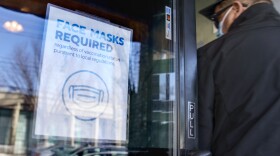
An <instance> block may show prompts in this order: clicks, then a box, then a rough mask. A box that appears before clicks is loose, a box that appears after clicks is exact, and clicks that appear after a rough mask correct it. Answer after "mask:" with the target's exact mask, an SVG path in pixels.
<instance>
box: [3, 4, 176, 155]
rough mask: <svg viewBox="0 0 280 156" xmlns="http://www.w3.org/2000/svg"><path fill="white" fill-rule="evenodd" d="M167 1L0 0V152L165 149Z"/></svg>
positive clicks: (169, 95) (171, 93) (168, 139)
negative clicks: (51, 7)
mask: <svg viewBox="0 0 280 156" xmlns="http://www.w3.org/2000/svg"><path fill="white" fill-rule="evenodd" d="M48 3H51V4H52V5H53V6H54V8H53V9H56V10H55V11H54V10H51V9H49V10H47V9H48ZM172 4H173V1H171V0H164V1H149V0H141V1H140V0H133V1H129V0H122V1H119V0H103V1H98V0H91V1H89V0H66V1H61V0H54V1H33V0H27V1H20V0H9V1H8V0H4V1H1V2H0V14H1V17H0V24H1V28H0V36H1V37H0V49H1V53H0V154H1V153H5V154H14V155H15V154H22V155H52V154H54V155H70V154H77V155H86V154H92V155H94V154H101V155H102V154H108V155H114V154H115V155H128V154H132V155H133V154H135V155H147V154H151V155H172V150H176V149H174V146H173V140H174V138H173V136H174V133H175V127H176V125H174V123H175V120H176V118H174V117H175V116H176V114H174V112H175V105H176V103H175V102H176V98H175V69H174V64H175V53H174V51H173V49H172V48H173V43H174V42H173V41H172V37H173V35H174V34H172V29H173V28H172V27H173V26H174V25H173V24H172V20H173V19H172V18H173V15H172ZM49 8H50V5H49ZM52 17H62V18H60V19H59V18H57V19H56V20H53V19H51V18H52ZM66 19H67V20H66ZM81 23H83V24H81ZM52 24H53V27H52V26H51V25H52ZM97 25H99V26H98V29H94V28H97ZM91 28H92V29H91ZM97 30H100V31H98V32H97ZM101 30H108V31H110V33H107V32H106V31H104V34H103V32H102V31H101ZM50 32H53V33H50ZM117 34H118V35H117ZM49 35H50V36H51V37H50V36H49ZM87 35H88V36H87ZM96 35H97V36H96ZM122 35H123V36H125V37H123V36H122ZM130 37H131V38H130ZM126 41H127V42H126ZM126 44H127V45H128V46H127V47H126ZM81 47H82V48H81ZM118 47H119V48H118ZM88 49H90V50H88ZM87 50H88V51H87ZM122 50H123V51H122ZM101 52H103V53H101ZM112 53H116V55H111V54H112ZM54 56H56V57H54ZM122 61H123V62H122ZM81 62H83V63H81ZM78 69H79V70H78ZM126 69H127V72H126ZM65 73H67V74H68V75H67V74H65ZM61 82H63V83H61ZM104 101H106V104H108V105H106V106H108V107H103V105H102V104H104V103H105V102H104ZM67 102H69V103H67ZM109 106H110V107H109ZM100 109H102V110H100ZM73 110H75V111H73ZM96 112H102V113H99V114H98V113H96ZM94 113H96V114H97V115H96V114H94ZM64 132H65V133H64ZM68 132H69V133H68ZM175 148H176V147H175Z"/></svg>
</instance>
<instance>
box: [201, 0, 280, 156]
mask: <svg viewBox="0 0 280 156" xmlns="http://www.w3.org/2000/svg"><path fill="white" fill-rule="evenodd" d="M198 81H199V106H198V107H199V112H198V113H199V145H200V148H201V149H208V150H209V149H210V150H211V151H212V153H213V155H214V156H279V155H280V16H279V14H278V12H277V11H276V10H275V9H274V8H273V5H271V4H266V3H261V4H256V5H253V6H251V7H250V8H248V9H247V10H246V11H245V12H243V13H242V14H241V15H240V16H239V17H238V19H236V20H235V21H234V23H233V24H232V26H231V27H230V29H229V32H228V33H227V34H226V35H224V36H222V37H221V38H219V39H217V40H215V41H213V42H211V43H209V44H207V45H205V46H204V47H202V48H200V49H199V51H198Z"/></svg>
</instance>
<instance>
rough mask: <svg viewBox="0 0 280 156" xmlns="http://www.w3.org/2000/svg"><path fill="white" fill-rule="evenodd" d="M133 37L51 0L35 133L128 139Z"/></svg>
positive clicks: (126, 32)
mask: <svg viewBox="0 0 280 156" xmlns="http://www.w3.org/2000/svg"><path fill="white" fill-rule="evenodd" d="M131 37H132V30H130V29H127V28H122V27H120V26H117V25H113V24H111V23H108V22H104V21H100V20H96V19H95V18H92V17H88V16H86V15H81V14H80V13H78V12H73V11H69V10H66V9H63V8H60V7H56V6H53V5H48V18H47V25H46V27H45V40H44V49H43V57H42V59H43V62H42V68H41V77H40V87H39V93H38V105H37V112H36V122H35V136H56V137H67V138H68V137H71V138H81V139H82V138H84V139H94V140H96V139H97V140H113V141H114V140H115V141H126V139H127V138H126V132H127V126H126V125H127V88H128V70H129V66H128V65H129V52H130V51H131Z"/></svg>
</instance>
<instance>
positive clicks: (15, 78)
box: [0, 7, 44, 92]
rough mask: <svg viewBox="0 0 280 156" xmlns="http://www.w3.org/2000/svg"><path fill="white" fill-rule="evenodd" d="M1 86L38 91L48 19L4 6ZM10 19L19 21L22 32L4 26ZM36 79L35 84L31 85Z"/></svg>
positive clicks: (0, 21) (0, 10)
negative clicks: (41, 53)
mask: <svg viewBox="0 0 280 156" xmlns="http://www.w3.org/2000/svg"><path fill="white" fill-rule="evenodd" d="M0 14H1V16H0V36H1V37H0V49H1V51H0V70H1V73H0V88H5V90H6V89H7V88H9V89H12V90H19V91H21V92H27V91H28V90H34V89H35V86H36V84H34V83H35V82H36V80H37V78H38V77H37V75H38V74H37V73H38V69H39V68H38V65H39V57H40V51H41V45H42V37H43V32H44V19H43V18H40V17H37V16H34V15H31V14H26V13H21V12H16V11H13V10H9V9H6V8H3V7H0ZM7 21H10V22H11V21H17V23H19V24H21V25H22V27H23V31H22V32H10V31H8V30H6V29H5V28H4V23H5V22H7ZM31 82H33V84H30V83H31Z"/></svg>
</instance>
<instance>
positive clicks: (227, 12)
mask: <svg viewBox="0 0 280 156" xmlns="http://www.w3.org/2000/svg"><path fill="white" fill-rule="evenodd" d="M257 3H272V1H271V0H218V1H217V2H216V3H215V4H212V5H210V6H209V7H207V8H205V9H202V10H201V11H200V13H201V14H202V15H204V16H206V17H207V18H208V19H210V20H212V21H214V23H215V26H216V27H217V28H219V30H220V32H221V33H227V32H228V30H229V28H230V26H231V25H232V23H233V22H234V21H235V20H236V19H237V18H238V17H239V16H240V15H241V14H242V13H243V12H244V11H245V10H246V9H247V8H249V7H250V6H252V5H254V4H257Z"/></svg>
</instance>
